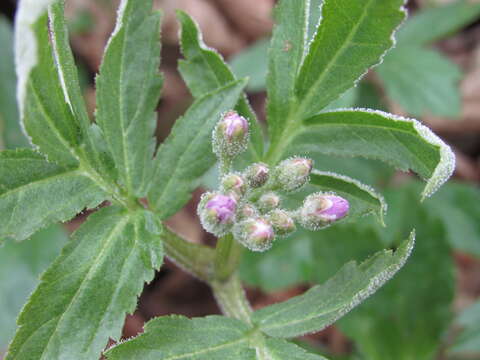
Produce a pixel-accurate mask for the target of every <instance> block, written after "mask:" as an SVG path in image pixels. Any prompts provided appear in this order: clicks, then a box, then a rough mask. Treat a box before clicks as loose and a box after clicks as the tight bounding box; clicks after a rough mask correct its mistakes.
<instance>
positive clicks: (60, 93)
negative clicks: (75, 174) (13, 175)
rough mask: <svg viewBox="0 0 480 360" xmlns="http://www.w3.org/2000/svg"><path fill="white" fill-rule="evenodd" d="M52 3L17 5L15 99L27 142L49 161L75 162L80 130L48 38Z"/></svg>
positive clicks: (50, 1)
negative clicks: (16, 84)
mask: <svg viewBox="0 0 480 360" xmlns="http://www.w3.org/2000/svg"><path fill="white" fill-rule="evenodd" d="M53 2H54V1H52V0H40V1H33V0H26V1H22V2H20V4H19V9H18V12H17V21H16V22H15V36H16V38H15V39H16V41H15V56H16V66H17V75H18V87H17V99H18V101H19V108H20V118H21V121H22V124H23V127H24V129H25V130H26V132H27V133H28V135H29V137H30V141H31V142H32V143H33V144H35V145H36V146H37V147H38V148H39V149H40V151H41V152H42V153H44V154H45V155H47V156H48V159H49V160H52V161H57V162H59V163H60V164H64V165H75V164H77V163H78V160H77V154H76V151H77V148H78V146H79V145H80V142H81V135H80V134H81V132H80V131H79V129H80V125H79V124H78V122H77V120H76V119H75V118H74V116H73V115H72V113H71V110H70V107H69V104H68V100H67V99H66V97H65V94H64V90H63V88H62V85H61V82H62V80H61V78H60V77H59V72H58V69H57V64H56V61H55V59H54V57H53V52H52V45H51V43H50V41H49V31H48V30H49V29H48V19H47V7H48V5H50V4H52V3H53ZM60 73H61V72H60Z"/></svg>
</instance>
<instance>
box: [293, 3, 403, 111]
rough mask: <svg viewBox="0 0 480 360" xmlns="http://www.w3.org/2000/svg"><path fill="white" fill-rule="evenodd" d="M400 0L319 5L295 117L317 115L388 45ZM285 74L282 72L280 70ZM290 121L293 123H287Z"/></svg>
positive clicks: (399, 11)
mask: <svg viewBox="0 0 480 360" xmlns="http://www.w3.org/2000/svg"><path fill="white" fill-rule="evenodd" d="M403 3H404V1H403V0H366V1H361V2H358V1H351V0H325V1H324V2H323V6H322V20H321V23H320V26H319V28H318V31H317V33H316V35H315V38H314V40H313V42H312V43H311V44H310V49H309V51H308V55H307V56H306V58H305V60H304V61H303V64H302V67H301V69H300V73H299V75H298V79H297V82H296V95H297V97H298V100H299V102H300V105H299V109H298V111H297V112H296V114H297V117H300V118H305V117H307V116H310V115H313V114H315V113H317V112H319V111H320V110H322V109H323V108H324V107H325V106H326V105H328V104H329V103H330V102H331V101H333V100H335V99H336V98H338V97H339V96H340V95H341V94H342V93H343V92H345V91H346V90H348V89H349V88H351V87H352V86H353V85H354V83H355V82H356V81H357V80H358V79H359V78H360V77H361V76H362V75H363V74H364V73H365V72H366V71H367V70H368V69H369V68H370V67H372V66H374V65H376V64H378V63H379V61H380V58H381V56H382V55H383V54H384V53H385V52H386V51H387V50H388V49H389V48H390V47H391V46H392V45H393V40H392V33H393V32H394V30H395V29H396V28H397V26H398V25H399V24H400V23H401V21H402V20H403V18H404V16H405V12H404V10H403ZM285 70H286V69H285ZM293 119H294V120H295V118H293Z"/></svg>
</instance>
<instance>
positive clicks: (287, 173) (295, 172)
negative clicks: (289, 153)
mask: <svg viewBox="0 0 480 360" xmlns="http://www.w3.org/2000/svg"><path fill="white" fill-rule="evenodd" d="M312 168H313V161H312V160H311V159H306V158H302V157H295V158H290V159H286V160H283V161H282V162H281V163H280V164H279V165H278V166H277V168H276V169H275V176H276V177H275V180H276V182H277V184H278V186H279V187H280V188H281V189H282V190H284V191H287V192H290V191H295V190H297V189H300V188H301V187H302V186H303V185H305V184H306V183H307V182H308V181H309V176H310V173H311V171H312Z"/></svg>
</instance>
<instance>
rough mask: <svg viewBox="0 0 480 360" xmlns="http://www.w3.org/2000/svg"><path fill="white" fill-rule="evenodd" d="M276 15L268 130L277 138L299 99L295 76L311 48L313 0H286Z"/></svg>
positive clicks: (271, 45)
mask: <svg viewBox="0 0 480 360" xmlns="http://www.w3.org/2000/svg"><path fill="white" fill-rule="evenodd" d="M275 18H276V21H277V23H278V24H277V25H276V26H275V27H274V29H273V36H272V40H271V44H270V48H269V51H268V74H267V93H268V103H267V118H268V130H269V136H270V139H271V140H272V141H273V142H275V141H276V140H277V139H279V138H280V137H281V135H282V133H283V130H284V128H285V127H286V123H287V121H288V119H289V118H288V114H289V112H290V110H291V108H292V106H293V104H294V101H295V97H294V95H295V94H294V93H295V80H296V78H297V75H298V72H299V70H300V67H301V65H302V61H303V58H304V56H305V54H306V53H307V51H308V41H309V39H308V30H309V19H310V1H308V0H299V1H290V0H282V1H280V2H279V3H278V5H277V7H276V9H275Z"/></svg>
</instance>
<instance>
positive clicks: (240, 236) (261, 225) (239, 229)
mask: <svg viewBox="0 0 480 360" xmlns="http://www.w3.org/2000/svg"><path fill="white" fill-rule="evenodd" d="M274 235H275V234H274V231H273V227H272V224H270V222H269V221H268V220H266V219H265V218H261V217H257V218H249V219H246V220H243V221H241V222H239V223H237V224H235V226H234V227H233V236H234V238H235V239H236V240H237V241H239V242H240V243H242V244H243V245H244V246H245V247H247V248H249V249H250V250H252V251H265V250H267V249H269V248H270V247H271V246H272V242H273V238H274Z"/></svg>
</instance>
